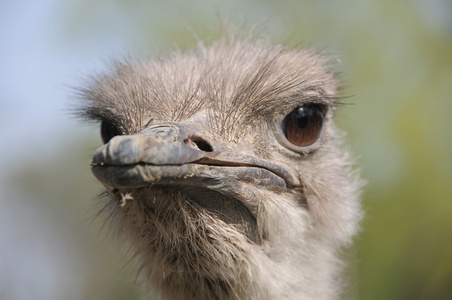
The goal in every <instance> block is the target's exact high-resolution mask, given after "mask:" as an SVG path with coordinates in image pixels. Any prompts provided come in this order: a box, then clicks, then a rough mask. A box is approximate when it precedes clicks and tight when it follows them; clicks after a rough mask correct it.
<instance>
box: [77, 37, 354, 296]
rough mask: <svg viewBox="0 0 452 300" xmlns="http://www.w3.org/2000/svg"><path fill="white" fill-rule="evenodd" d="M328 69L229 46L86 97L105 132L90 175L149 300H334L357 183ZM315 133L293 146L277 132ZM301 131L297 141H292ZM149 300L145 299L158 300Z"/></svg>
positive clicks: (318, 59)
mask: <svg viewBox="0 0 452 300" xmlns="http://www.w3.org/2000/svg"><path fill="white" fill-rule="evenodd" d="M326 64H327V60H326V59H324V58H323V57H322V56H321V55H319V54H317V53H315V52H312V51H307V50H294V51H289V50H286V49H285V48H284V47H282V46H269V45H267V44H266V42H263V41H259V40H251V41H246V40H244V41H239V40H234V39H232V40H229V39H227V38H225V39H223V40H220V41H219V42H217V43H216V44H213V45H212V46H209V47H204V46H200V49H198V50H197V51H192V52H188V53H185V54H181V53H179V52H174V53H172V54H171V55H170V56H169V57H168V58H163V59H156V60H150V61H144V62H136V61H127V62H124V63H117V64H115V66H114V68H113V70H112V71H111V72H110V73H108V74H103V75H99V76H96V77H94V78H93V80H92V84H91V85H90V86H88V87H87V88H84V89H81V97H82V99H83V101H82V103H83V104H82V105H81V109H80V110H81V114H82V116H83V117H84V118H86V119H88V120H95V121H100V122H102V128H103V129H102V133H103V139H104V142H105V145H103V146H101V147H100V148H99V149H98V150H97V151H96V152H95V154H94V156H93V160H92V171H93V173H94V175H95V176H96V177H97V178H98V179H99V181H100V182H101V183H102V184H103V185H104V186H105V188H106V193H104V196H105V198H104V200H105V201H104V203H105V207H104V209H103V210H102V211H103V212H104V213H105V214H106V216H107V218H108V219H109V220H110V221H111V227H112V230H114V231H117V232H118V233H119V235H120V236H121V237H122V238H123V240H121V241H122V242H123V243H124V244H125V245H126V247H127V249H132V250H131V252H132V254H133V256H134V257H135V258H136V260H137V262H138V263H139V264H140V266H139V272H140V277H141V278H142V282H143V283H144V285H145V286H147V287H149V289H150V290H151V295H153V297H154V298H156V299H186V300H194V299H256V300H257V299H259V300H261V299H337V298H338V297H339V296H340V294H341V290H342V285H343V280H341V276H340V274H341V270H342V269H343V267H342V266H343V263H342V261H341V259H340V253H341V251H342V249H343V248H344V247H346V246H348V245H350V243H351V239H352V237H353V236H354V235H355V234H356V232H357V230H358V223H359V221H360V219H361V210H360V204H359V196H360V190H361V187H362V181H361V180H360V178H359V176H358V174H357V173H356V172H355V171H352V162H351V159H350V155H349V153H348V151H347V149H345V148H344V147H343V142H342V136H343V134H341V133H340V131H338V130H337V128H336V127H335V125H334V118H333V117H334V112H335V110H336V106H337V98H338V96H337V94H338V90H339V87H340V86H339V82H338V80H337V79H336V77H335V74H334V73H332V72H329V71H328V68H327V67H326ZM309 105H315V106H316V107H318V108H319V110H320V111H321V114H322V119H321V120H320V121H319V120H318V121H319V122H317V123H315V126H314V127H308V128H310V130H308V131H307V132H303V131H300V132H298V133H295V135H296V136H297V134H300V135H299V137H301V139H303V138H306V137H310V136H312V137H313V139H312V140H310V139H308V143H307V144H303V146H299V145H297V144H296V143H294V141H293V139H292V138H290V139H289V138H288V137H287V136H286V134H285V133H284V126H285V123H284V122H285V121H284V120H285V118H286V116H288V115H289V114H291V113H292V112H294V111H297V110H299V109H300V108H303V107H307V106H309ZM300 130H303V129H300ZM154 298H153V299H154Z"/></svg>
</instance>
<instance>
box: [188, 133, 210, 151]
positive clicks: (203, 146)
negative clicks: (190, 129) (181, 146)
mask: <svg viewBox="0 0 452 300" xmlns="http://www.w3.org/2000/svg"><path fill="white" fill-rule="evenodd" d="M184 142H185V143H186V144H190V143H191V144H194V145H196V147H198V149H199V150H201V151H204V152H212V151H213V148H212V146H211V145H210V144H209V143H208V142H207V141H206V140H205V139H203V138H201V137H199V136H191V137H189V138H187V139H185V140H184ZM194 145H193V146H194Z"/></svg>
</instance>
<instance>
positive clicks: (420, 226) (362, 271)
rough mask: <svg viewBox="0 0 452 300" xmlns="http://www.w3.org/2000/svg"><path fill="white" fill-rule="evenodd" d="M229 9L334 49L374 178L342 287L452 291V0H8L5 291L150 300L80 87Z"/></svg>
mask: <svg viewBox="0 0 452 300" xmlns="http://www.w3.org/2000/svg"><path fill="white" fill-rule="evenodd" d="M220 19H230V20H232V21H233V22H237V23H238V24H243V23H246V24H251V25H252V24H256V23H258V24H261V25H260V26H262V27H264V28H266V30H267V31H268V33H269V34H270V35H271V36H272V37H274V40H275V41H279V42H287V43H288V44H290V45H301V46H308V47H314V48H319V49H325V50H326V51H327V52H329V53H335V54H336V55H337V58H338V60H339V61H340V63H339V69H340V70H342V71H343V73H344V75H343V79H344V81H345V83H346V86H347V89H346V91H345V94H346V95H349V96H352V97H350V98H347V100H346V101H347V102H349V103H353V105H346V106H344V107H342V108H341V110H340V112H339V115H338V123H339V125H340V127H341V128H343V129H344V130H346V131H347V132H348V136H347V140H348V143H349V144H350V146H351V148H352V149H353V151H354V152H355V153H356V154H357V157H358V162H359V165H360V166H361V169H362V174H363V176H364V177H365V178H366V179H367V180H368V182H369V183H368V185H367V188H366V192H365V194H364V197H363V207H364V209H365V211H366V218H365V220H364V222H363V230H362V232H361V234H360V235H359V237H358V238H357V239H356V244H355V246H354V247H353V248H352V249H351V250H350V252H349V254H348V256H349V257H350V261H351V267H350V269H349V270H348V272H347V274H346V276H347V277H348V278H349V281H350V282H351V284H350V286H349V287H348V289H347V290H346V291H345V294H344V296H343V298H344V299H410V300H412V299H452V2H451V1H450V0H406V1H402V0H401V1H393V0H381V1H370V0H344V1H314V0H312V1H296V0H280V1H276V0H274V1H271V0H266V1H265V0H264V1H257V0H254V1H253V0H246V1H245V0H241V1H239V0H231V1H219V0H215V1H207V0H198V1H195V0H192V1H183V0H179V1H144V0H133V1H132V0H129V1H120V0H110V1H107V0H65V1H58V0H35V1H31V0H29V1H26V0H17V1H1V4H0V24H1V26H0V41H1V44H0V91H1V92H0V101H1V103H0V104H1V106H0V137H1V142H0V145H1V146H0V160H1V165H0V299H46V300H51V299H109V300H111V299H137V298H138V297H139V296H140V293H141V291H140V289H139V287H138V285H137V284H136V283H135V275H136V272H135V270H134V268H133V264H130V263H129V261H128V258H127V257H126V256H124V255H123V253H124V251H122V249H121V246H120V245H119V243H117V242H115V241H114V239H112V238H111V237H110V236H109V235H108V228H103V229H102V227H103V222H102V218H100V219H95V220H94V221H92V217H93V215H95V214H96V212H97V207H96V205H95V195H96V194H98V193H99V192H101V191H102V187H101V186H100V184H99V183H97V181H96V180H95V179H94V177H93V176H92V175H91V172H90V168H89V162H90V158H91V155H92V153H93V151H94V150H95V149H96V148H97V147H98V146H99V145H100V138H99V131H98V128H97V127H96V126H94V125H86V124H83V123H82V122H80V121H78V120H76V119H75V118H74V117H72V116H71V115H70V114H69V113H68V110H70V107H71V103H73V101H74V97H73V96H72V95H73V94H74V92H73V90H72V87H74V86H78V85H80V83H81V82H82V80H81V78H82V77H83V76H84V75H87V74H90V73H92V72H94V71H98V70H102V69H103V68H104V67H105V65H108V61H109V60H110V59H112V58H115V57H123V56H127V55H132V56H135V57H143V58H145V57H150V56H155V55H159V54H161V53H166V52H167V51H168V49H170V48H171V47H173V46H175V45H176V46H177V47H179V48H182V49H183V48H186V47H190V46H194V45H196V43H197V38H200V39H209V40H211V39H215V37H217V36H218V32H219V30H218V29H219V27H220V25H219V24H220V21H219V20H220Z"/></svg>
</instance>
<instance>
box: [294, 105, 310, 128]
mask: <svg viewBox="0 0 452 300" xmlns="http://www.w3.org/2000/svg"><path fill="white" fill-rule="evenodd" d="M297 114H298V115H297V116H294V117H295V118H297V119H298V127H299V128H300V129H303V128H305V127H306V125H308V116H307V114H306V112H305V109H304V108H300V109H298V112H297Z"/></svg>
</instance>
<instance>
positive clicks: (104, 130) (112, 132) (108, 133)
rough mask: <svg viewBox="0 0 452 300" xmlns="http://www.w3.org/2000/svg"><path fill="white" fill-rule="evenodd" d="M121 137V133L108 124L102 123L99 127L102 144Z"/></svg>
mask: <svg viewBox="0 0 452 300" xmlns="http://www.w3.org/2000/svg"><path fill="white" fill-rule="evenodd" d="M117 135H121V131H119V129H118V128H117V127H116V126H114V125H112V124H111V123H110V122H107V121H102V123H101V125H100V136H101V137H102V140H103V141H104V144H106V143H108V142H109V141H110V140H111V139H112V138H113V137H115V136H117Z"/></svg>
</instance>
